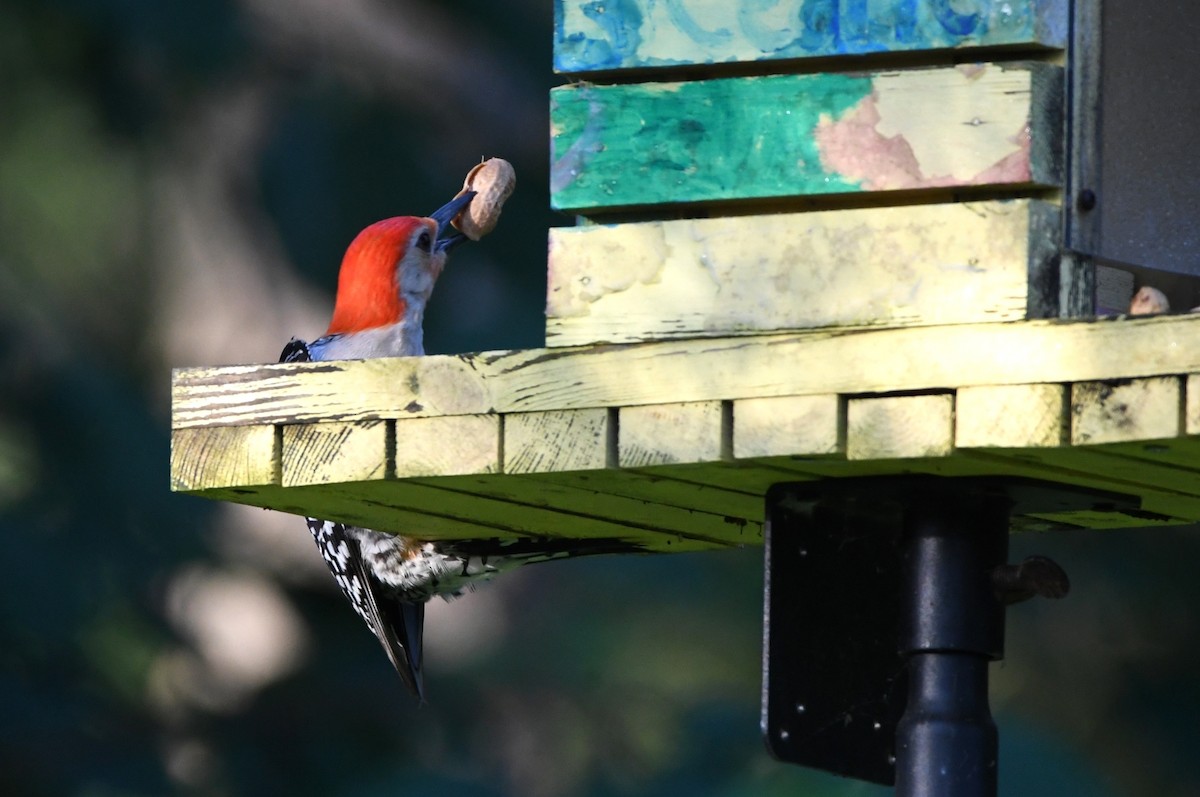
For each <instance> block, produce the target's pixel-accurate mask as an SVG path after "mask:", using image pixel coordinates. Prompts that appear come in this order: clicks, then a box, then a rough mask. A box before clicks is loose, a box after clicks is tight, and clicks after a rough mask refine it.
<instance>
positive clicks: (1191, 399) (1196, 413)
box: [1184, 374, 1200, 435]
mask: <svg viewBox="0 0 1200 797" xmlns="http://www.w3.org/2000/svg"><path fill="white" fill-rule="evenodd" d="M1184 384H1185V386H1186V387H1185V391H1186V393H1187V404H1186V405H1185V406H1186V409H1185V410H1184V415H1185V419H1184V423H1185V424H1186V425H1187V433H1188V434H1190V435H1200V374H1191V375H1190V376H1188V378H1187V379H1186V380H1185V383H1184Z"/></svg>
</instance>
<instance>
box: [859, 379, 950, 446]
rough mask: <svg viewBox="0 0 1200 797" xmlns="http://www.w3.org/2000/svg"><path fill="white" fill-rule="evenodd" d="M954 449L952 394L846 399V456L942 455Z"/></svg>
mask: <svg viewBox="0 0 1200 797" xmlns="http://www.w3.org/2000/svg"><path fill="white" fill-rule="evenodd" d="M953 450H954V396H953V394H949V393H945V394H937V395H926V396H883V397H879V398H856V399H850V400H849V401H848V402H846V458H847V459H850V460H856V459H906V458H914V457H940V456H947V455H948V454H949V453H950V452H951V451H953Z"/></svg>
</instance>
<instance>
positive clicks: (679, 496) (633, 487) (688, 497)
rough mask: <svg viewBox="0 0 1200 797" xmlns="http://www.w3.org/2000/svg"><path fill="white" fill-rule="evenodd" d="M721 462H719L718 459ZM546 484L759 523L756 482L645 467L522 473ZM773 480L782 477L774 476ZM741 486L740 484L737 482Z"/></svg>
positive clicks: (760, 501) (759, 497) (760, 499)
mask: <svg viewBox="0 0 1200 797" xmlns="http://www.w3.org/2000/svg"><path fill="white" fill-rule="evenodd" d="M722 464H723V463H722ZM523 478H528V479H532V480H535V481H544V482H547V483H550V484H563V485H567V486H570V487H575V488H577V489H580V490H591V491H593V492H595V493H597V494H601V495H617V496H621V497H625V498H637V499H640V500H644V501H649V502H652V503H655V504H663V505H665V506H672V507H680V508H684V509H693V510H696V511H697V512H710V513H713V514H719V515H729V516H731V517H736V518H746V519H749V520H754V521H756V522H759V523H761V522H762V520H763V497H762V493H761V492H759V491H758V488H757V486H755V487H754V490H753V491H744V490H742V489H734V488H733V487H732V486H730V485H727V484H726V485H722V486H716V485H713V484H697V483H694V482H690V481H683V480H681V479H677V478H671V477H669V476H663V475H660V474H655V473H653V472H648V471H633V470H620V469H617V468H609V469H606V470H594V471H568V472H560V473H539V474H536V475H533V476H528V477H523ZM777 480H784V479H783V478H782V477H777ZM739 484H740V485H741V486H744V484H742V483H739Z"/></svg>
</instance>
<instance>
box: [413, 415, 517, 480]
mask: <svg viewBox="0 0 1200 797" xmlns="http://www.w3.org/2000/svg"><path fill="white" fill-rule="evenodd" d="M395 423H396V467H395V476H396V478H401V479H402V478H407V477H410V476H454V475H458V474H462V473H498V472H499V471H500V416H498V415H448V416H444V417H440V418H406V419H403V420H398V421H396V422H395Z"/></svg>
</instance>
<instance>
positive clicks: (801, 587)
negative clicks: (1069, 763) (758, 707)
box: [762, 476, 1138, 797]
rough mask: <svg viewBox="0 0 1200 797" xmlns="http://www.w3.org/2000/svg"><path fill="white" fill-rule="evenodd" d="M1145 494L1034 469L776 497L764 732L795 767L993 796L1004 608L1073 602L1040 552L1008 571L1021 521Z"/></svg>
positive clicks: (817, 486)
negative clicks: (1054, 479) (1042, 476)
mask: <svg viewBox="0 0 1200 797" xmlns="http://www.w3.org/2000/svg"><path fill="white" fill-rule="evenodd" d="M1137 505H1138V502H1137V499H1136V498H1128V497H1125V496H1116V495H1112V494H1107V493H1098V492H1095V491H1089V490H1084V489H1081V488H1074V487H1070V486H1067V485H1061V484H1053V483H1047V482H1038V481H1033V480H1026V479H1010V478H998V477H969V478H945V477H938V476H888V477H869V478H861V479H838V480H828V481H819V482H801V483H794V484H790V483H789V484H777V485H775V486H774V487H772V488H771V490H770V491H769V492H768V493H767V527H766V563H765V579H766V583H765V609H766V612H765V619H764V654H763V715H762V725H763V733H764V735H765V737H766V741H767V746H768V748H769V749H770V751H771V752H772V754H773V755H774V756H775V757H777V758H779V759H781V760H784V761H789V762H792V763H797V764H802V765H804V766H810V767H815V768H818V769H824V770H828V771H830V772H835V773H838V774H841V775H845V776H848V777H853V778H859V779H862V780H868V781H873V782H876V783H882V784H888V785H890V784H895V785H896V787H897V788H896V792H897V794H898V795H900V797H915V796H916V795H921V796H922V797H927V796H928V797H932V795H939V797H946V796H949V797H955V796H957V795H981V797H982V796H983V795H994V794H995V793H996V766H997V731H996V726H995V724H994V723H993V721H992V718H991V713H990V710H989V708H988V695H987V676H988V671H987V667H988V664H989V663H990V662H992V661H995V660H997V659H1000V658H1002V657H1003V655H1004V612H1005V607H1006V606H1007V605H1009V604H1011V603H1014V602H1017V601H1019V600H1023V599H1025V598H1028V597H1032V596H1035V595H1041V596H1045V597H1062V596H1063V595H1065V594H1066V592H1067V590H1068V589H1069V583H1068V581H1067V577H1066V574H1065V573H1064V572H1063V571H1062V569H1061V568H1059V567H1058V565H1056V564H1055V563H1053V562H1051V561H1050V560H1048V559H1045V558H1044V557H1030V558H1029V559H1027V560H1026V561H1025V562H1022V563H1021V564H1019V565H1009V564H1008V563H1007V561H1006V560H1007V556H1008V532H1009V527H1010V524H1013V523H1019V522H1020V521H1021V520H1022V519H1024V518H1030V517H1033V518H1035V519H1036V516H1037V515H1047V514H1055V513H1063V512H1070V511H1078V510H1087V509H1098V510H1108V511H1112V510H1114V509H1123V510H1133V511H1136V509H1137Z"/></svg>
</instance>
